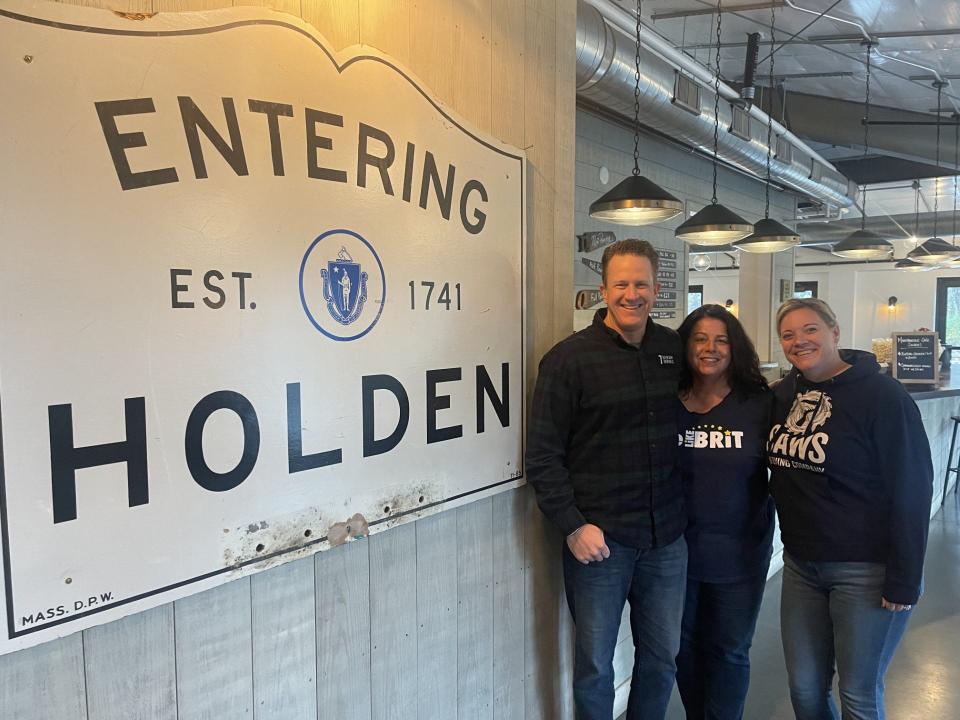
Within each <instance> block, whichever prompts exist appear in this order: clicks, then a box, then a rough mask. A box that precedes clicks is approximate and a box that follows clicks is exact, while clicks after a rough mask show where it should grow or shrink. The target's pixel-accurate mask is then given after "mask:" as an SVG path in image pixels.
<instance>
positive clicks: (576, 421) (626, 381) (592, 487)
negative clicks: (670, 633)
mask: <svg viewBox="0 0 960 720" xmlns="http://www.w3.org/2000/svg"><path fill="white" fill-rule="evenodd" d="M605 316H606V310H605V309H602V310H598V311H597V313H596V315H595V316H594V319H593V324H592V325H591V326H590V327H588V328H586V329H584V330H581V331H580V332H578V333H575V334H573V335H571V336H570V337H568V338H567V339H566V340H563V341H561V342H560V343H558V344H557V345H555V346H554V347H553V349H552V350H550V352H548V353H547V354H546V355H545V356H544V358H543V360H542V361H541V362H540V373H539V375H538V377H537V384H536V389H535V390H534V396H533V407H532V410H531V414H530V431H529V435H528V438H527V453H526V472H527V479H528V480H529V481H530V484H531V485H532V486H533V489H534V491H535V492H536V496H537V503H538V504H539V506H540V509H541V510H542V511H543V513H544V515H546V516H547V518H549V519H550V520H551V521H552V522H553V523H554V524H555V525H556V526H557V527H559V528H560V531H561V532H563V533H564V534H565V535H568V534H570V533H571V532H573V531H574V530H576V529H577V528H578V527H580V526H581V525H583V524H584V523H592V524H594V525H597V526H598V527H600V529H602V530H603V531H604V533H606V534H608V535H610V536H611V537H612V538H613V539H614V540H615V541H617V542H619V543H622V544H624V545H628V546H630V547H634V548H638V549H647V548H652V547H662V546H664V545H668V544H670V543H672V542H673V541H674V540H676V539H677V538H679V537H680V535H682V534H683V531H684V528H685V526H686V511H685V508H684V503H683V490H682V486H681V482H680V473H679V470H678V467H677V456H678V453H677V380H678V376H679V370H680V361H681V357H680V353H681V347H680V339H679V337H678V336H677V334H676V332H674V331H673V330H671V329H669V328H666V327H663V326H661V325H657V324H656V323H654V322H653V321H652V320H649V319H648V320H647V326H646V330H645V332H644V336H643V342H642V343H641V344H640V347H639V348H637V347H635V346H633V345H630V344H629V343H627V342H626V341H624V339H623V338H622V337H621V336H620V334H619V333H617V332H616V331H614V330H612V329H611V328H609V327H607V326H606V325H605V324H604V322H603V320H604V317H605Z"/></svg>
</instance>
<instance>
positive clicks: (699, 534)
mask: <svg viewBox="0 0 960 720" xmlns="http://www.w3.org/2000/svg"><path fill="white" fill-rule="evenodd" d="M771 401H772V398H771V393H770V392H762V393H758V394H755V395H753V396H751V397H749V398H747V399H742V398H740V397H738V396H737V395H736V394H735V393H733V392H731V393H730V394H728V395H727V397H725V398H724V399H723V401H722V402H721V403H720V404H719V405H717V406H716V407H715V408H713V409H712V410H710V411H709V412H706V413H692V412H690V411H688V410H687V409H686V408H685V407H683V404H682V403H680V412H679V432H680V435H679V445H680V467H681V473H682V477H683V491H684V496H685V498H686V505H687V516H688V525H687V532H686V538H687V544H688V546H689V553H690V554H689V565H688V570H687V574H688V576H689V577H690V578H691V579H694V580H700V581H702V582H736V581H739V580H746V579H748V578H751V577H755V576H757V575H762V574H765V573H766V571H767V566H768V565H769V562H770V553H771V548H772V543H773V522H774V520H773V518H774V509H773V500H772V499H771V498H770V495H769V492H768V488H767V457H766V440H767V433H768V431H769V428H770V412H771V409H772V402H771Z"/></svg>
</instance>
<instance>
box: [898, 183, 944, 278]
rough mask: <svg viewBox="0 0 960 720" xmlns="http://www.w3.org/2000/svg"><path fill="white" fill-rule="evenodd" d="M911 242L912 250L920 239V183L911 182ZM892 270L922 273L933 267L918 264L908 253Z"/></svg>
mask: <svg viewBox="0 0 960 720" xmlns="http://www.w3.org/2000/svg"><path fill="white" fill-rule="evenodd" d="M912 186H913V191H914V195H913V242H914V249H916V247H917V244H918V243H919V240H918V239H917V238H919V237H920V181H919V180H914V181H913V184H912ZM893 267H894V269H896V270H905V271H907V272H923V271H925V270H933V268H934V267H935V266H934V265H924V264H921V263H918V262H917V261H916V260H913V259H911V258H910V253H907V255H906V257H904V258H903V259H902V260H898V261H897V262H896V263H895V264H894V266H893Z"/></svg>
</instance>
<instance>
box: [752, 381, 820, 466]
mask: <svg viewBox="0 0 960 720" xmlns="http://www.w3.org/2000/svg"><path fill="white" fill-rule="evenodd" d="M832 410H833V404H832V403H831V401H830V396H829V395H826V394H825V393H823V392H822V391H820V390H810V391H809V392H805V393H797V396H796V398H794V401H793V406H792V407H791V408H790V412H789V413H787V419H786V420H784V422H783V425H774V426H773V427H772V428H771V429H770V437H769V440H768V443H767V452H768V454H769V456H770V464H771V465H773V466H775V467H785V468H796V469H799V470H810V471H812V472H816V473H822V472H824V468H823V463H824V461H825V460H826V459H827V454H826V450H825V448H826V445H827V443H829V442H830V436H829V435H828V434H827V433H825V432H822V431H821V432H814V431H815V430H817V429H818V428H822V427H823V426H824V425H825V424H826V422H827V420H829V419H830V415H831V414H832Z"/></svg>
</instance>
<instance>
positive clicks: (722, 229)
mask: <svg viewBox="0 0 960 720" xmlns="http://www.w3.org/2000/svg"><path fill="white" fill-rule="evenodd" d="M721 2H722V0H717V66H716V68H715V72H716V78H715V80H714V84H713V91H714V104H713V197H712V198H711V200H710V204H709V205H707V206H706V207H704V208H703V209H701V210H700V212H698V213H697V214H695V215H694V216H693V217H691V218H688V219H687V220H686V221H685V222H684V223H683V224H682V225H680V227H678V228H677V229H676V230H675V231H674V235H676V236H677V237H678V238H679V239H681V240H683V241H685V242H688V243H694V244H696V245H726V244H727V243H730V242H735V241H737V240H740V239H742V238H745V237H746V236H747V235H749V234H750V233H752V232H753V225H751V224H750V223H748V222H747V221H746V220H744V219H743V218H742V217H740V216H739V215H737V214H736V213H735V212H733V211H732V210H730V209H728V208H726V207H724V206H723V205H721V204H720V203H718V202H717V147H718V146H719V144H720V37H721V36H720V20H721V18H722V17H723V8H722V7H721Z"/></svg>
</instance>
